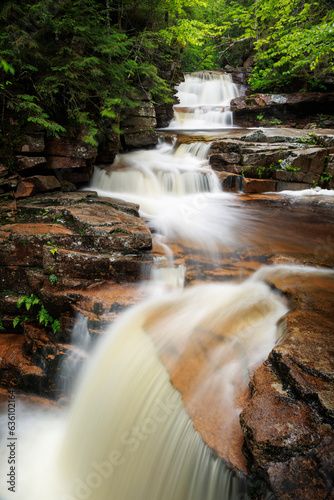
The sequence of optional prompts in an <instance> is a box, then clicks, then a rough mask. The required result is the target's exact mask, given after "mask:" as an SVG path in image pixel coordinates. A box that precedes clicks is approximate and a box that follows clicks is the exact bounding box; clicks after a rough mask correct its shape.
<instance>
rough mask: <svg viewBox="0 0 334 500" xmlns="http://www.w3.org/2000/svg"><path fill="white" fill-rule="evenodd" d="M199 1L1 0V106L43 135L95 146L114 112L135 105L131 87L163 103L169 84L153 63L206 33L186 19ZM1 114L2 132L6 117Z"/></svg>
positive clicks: (117, 113) (161, 61) (113, 119)
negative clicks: (68, 137)
mask: <svg viewBox="0 0 334 500" xmlns="http://www.w3.org/2000/svg"><path fill="white" fill-rule="evenodd" d="M200 5H202V6H204V2H202V1H201V0H157V1H156V2H154V4H153V5H152V2H151V1H149V0H142V1H141V2H137V1H136V0H122V1H120V2H111V1H110V2H109V1H105V2H102V1H100V0H71V1H70V0H62V1H57V0H46V1H45V0H43V1H42V0H28V1H23V0H16V1H14V2H6V3H5V4H4V5H3V6H2V8H1V12H0V28H1V29H0V73H1V72H2V73H3V74H5V75H6V78H2V80H1V81H0V95H1V102H2V106H3V110H10V112H11V115H12V116H14V118H15V119H16V118H17V123H18V124H19V126H21V125H25V124H26V123H27V122H28V123H29V122H30V123H31V124H32V125H33V126H34V127H35V129H36V128H37V129H40V128H45V129H46V130H47V132H48V133H49V134H50V135H53V136H56V137H58V136H59V134H62V133H65V132H66V133H68V134H71V135H75V136H78V135H79V136H80V138H81V139H82V140H83V141H85V142H86V143H88V144H90V145H91V146H97V145H98V144H99V140H100V139H99V138H100V137H101V135H103V131H104V130H105V128H106V126H107V128H108V129H110V128H111V129H112V130H114V132H116V133H120V130H119V125H118V123H119V116H120V114H121V113H122V111H123V110H124V109H125V108H126V107H127V106H135V105H136V101H137V99H138V89H139V90H141V89H142V90H143V91H144V92H146V93H147V92H151V94H152V96H153V99H155V100H156V101H158V102H165V101H168V100H170V101H171V91H170V82H166V81H165V80H164V79H163V78H161V77H160V76H159V74H158V70H157V66H159V64H161V66H162V67H163V65H164V64H166V61H172V60H173V58H174V57H175V54H177V53H179V52H180V50H181V48H182V46H184V45H186V44H187V43H191V44H198V43H200V42H199V39H200V38H201V37H202V38H203V37H205V36H206V27H205V25H204V24H203V23H201V22H200V21H193V22H192V21H189V20H188V19H187V18H186V14H187V11H188V10H189V9H190V8H191V7H193V6H200ZM14 73H15V75H14ZM14 76H15V78H14ZM7 116H9V114H8V115H7ZM2 120H3V123H4V125H6V127H7V128H8V130H9V128H10V127H9V118H7V121H6V117H4V116H3V117H2ZM106 123H107V125H106Z"/></svg>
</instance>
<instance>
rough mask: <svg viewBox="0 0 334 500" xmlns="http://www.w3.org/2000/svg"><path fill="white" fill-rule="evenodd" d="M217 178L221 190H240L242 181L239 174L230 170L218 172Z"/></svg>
mask: <svg viewBox="0 0 334 500" xmlns="http://www.w3.org/2000/svg"><path fill="white" fill-rule="evenodd" d="M218 178H219V180H220V183H221V186H222V189H223V191H241V187H242V181H243V177H242V176H241V175H238V174H233V173H230V172H219V174H218Z"/></svg>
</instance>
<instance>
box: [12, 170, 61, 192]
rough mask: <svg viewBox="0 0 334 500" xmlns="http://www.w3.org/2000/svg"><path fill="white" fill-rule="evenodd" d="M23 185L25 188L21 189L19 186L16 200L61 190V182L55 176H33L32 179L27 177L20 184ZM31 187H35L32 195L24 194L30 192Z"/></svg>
mask: <svg viewBox="0 0 334 500" xmlns="http://www.w3.org/2000/svg"><path fill="white" fill-rule="evenodd" d="M22 183H23V186H22V187H20V185H19V186H18V189H17V191H16V193H15V196H16V198H22V197H23V196H30V195H31V194H34V193H36V192H37V193H40V192H44V191H52V190H54V189H59V188H60V182H59V181H58V179H57V178H56V177H55V176H54V175H33V176H32V177H26V179H25V180H24V181H22V182H21V183H20V184H22ZM31 185H32V186H34V188H33V189H32V190H31V191H30V194H24V192H29V190H30V186H31Z"/></svg>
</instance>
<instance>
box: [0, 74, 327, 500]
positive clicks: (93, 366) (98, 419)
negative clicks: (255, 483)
mask: <svg viewBox="0 0 334 500" xmlns="http://www.w3.org/2000/svg"><path fill="white" fill-rule="evenodd" d="M237 95H238V89H237V87H236V86H235V85H234V84H233V82H232V81H231V80H230V79H229V77H226V76H222V75H218V74H216V75H209V76H208V75H207V74H204V75H203V74H196V75H191V76H188V77H187V78H186V81H185V82H184V83H183V84H181V85H180V86H179V89H178V96H179V99H180V104H179V105H178V106H176V109H175V118H174V120H173V121H172V122H171V124H170V127H169V130H167V129H166V130H164V134H163V135H161V139H160V142H159V144H158V146H157V147H156V148H155V149H152V150H145V151H134V152H131V153H127V154H120V155H118V156H117V157H116V159H115V162H114V164H113V165H112V168H111V169H110V170H109V171H107V170H105V169H99V168H98V167H96V168H95V171H94V174H93V177H92V179H91V183H90V186H89V189H90V190H94V191H97V192H98V194H99V195H101V196H108V197H114V198H115V197H116V198H121V199H124V200H126V201H130V202H134V203H137V204H139V205H140V214H141V217H142V218H143V219H144V220H145V221H146V222H147V224H148V226H149V227H150V229H151V231H152V234H153V242H154V248H153V251H154V252H155V257H154V265H153V266H152V268H151V269H150V272H149V279H145V280H143V283H142V286H143V287H145V288H146V289H147V295H148V298H146V299H145V300H144V301H143V302H141V303H139V304H138V305H136V306H134V307H131V308H129V309H128V310H127V311H126V312H125V313H124V314H122V315H121V317H120V319H118V320H117V321H116V322H115V323H114V324H112V325H110V327H109V328H108V329H107V331H106V333H105V335H104V337H103V338H102V339H101V340H99V342H98V343H97V345H96V346H95V347H94V352H93V354H92V356H91V357H90V359H89V361H88V362H87V365H86V366H85V368H84V370H83V371H82V373H81V374H80V376H79V377H78V380H77V382H76V387H75V390H74V393H75V396H74V397H73V400H72V402H71V404H70V405H69V407H68V408H55V409H53V410H47V409H40V410H37V409H34V410H31V409H30V408H29V407H26V406H25V405H24V404H20V408H19V413H18V417H17V419H18V433H19V445H18V446H19V448H18V453H19V471H18V477H17V478H16V484H17V490H16V491H15V493H13V492H11V491H8V486H9V485H8V484H7V485H6V484H5V483H4V482H2V484H1V487H0V499H1V500H8V499H12V498H15V499H16V498H17V499H19V500H45V499H48V500H86V499H91V500H110V499H113V500H218V499H219V500H237V499H238V500H241V499H246V498H249V497H248V493H247V479H246V477H245V474H244V473H245V472H246V470H245V464H244V458H243V459H242V458H240V459H236V460H235V461H234V464H235V463H238V460H240V467H236V468H235V467H232V468H231V467H229V466H227V464H226V460H225V459H226V456H227V455H228V454H229V453H230V452H229V447H230V445H231V443H232V441H233V439H234V437H235V434H234V432H236V433H238V432H240V430H236V431H235V429H236V428H237V427H238V425H239V424H238V422H239V414H240V411H241V407H242V398H243V397H244V395H245V393H246V392H247V387H248V384H249V380H250V376H251V375H252V374H253V373H254V370H255V369H256V367H258V366H259V365H260V364H261V363H263V362H264V361H265V360H266V358H267V357H268V355H269V353H270V351H271V349H272V348H273V347H274V346H275V345H276V344H277V342H279V341H280V339H281V338H283V337H284V335H285V334H286V332H285V321H284V318H285V315H286V314H287V312H288V311H289V309H290V307H291V304H290V302H289V300H288V298H287V297H286V295H285V294H283V293H281V292H280V290H279V289H278V288H276V286H274V285H273V283H274V284H276V285H277V284H278V283H282V282H285V281H287V280H291V283H292V285H291V286H292V287H293V286H294V283H298V282H299V281H300V280H308V282H309V283H311V284H312V283H313V281H314V280H317V279H319V277H320V278H322V277H323V278H324V279H326V278H327V277H330V276H332V275H333V271H332V267H333V265H334V252H333V243H334V230H333V227H334V224H333V222H334V216H333V210H332V209H331V206H330V205H329V204H328V203H327V201H328V200H329V198H331V197H330V196H327V197H326V196H325V193H323V192H320V191H317V192H315V191H313V192H312V193H309V192H305V193H304V194H301V193H292V192H287V193H283V194H282V195H276V194H269V195H262V196H254V197H253V198H251V197H248V196H246V195H243V194H241V193H228V192H223V191H222V190H221V187H220V183H219V180H218V178H217V176H216V174H215V172H214V171H213V170H212V169H211V167H210V166H209V163H208V159H207V154H208V149H209V141H203V142H201V141H198V140H196V134H197V133H198V134H199V135H203V133H208V134H209V133H210V131H214V132H215V134H217V133H223V130H225V129H226V128H227V129H232V128H233V116H232V113H231V112H230V110H229V101H230V100H231V99H232V98H233V97H236V96H237ZM220 130H221V132H220ZM177 133H182V134H188V135H189V136H193V137H194V142H191V143H183V142H178V140H177ZM168 135H169V137H168ZM166 136H167V138H166ZM319 264H320V265H321V266H322V267H320V268H319V267H317V266H319ZM86 333H87V332H86ZM83 336H85V333H83ZM6 417H7V416H3V417H1V418H2V419H3V421H2V422H1V426H5V425H6ZM1 428H4V427H1ZM212 450H213V452H212ZM5 458H6V457H3V458H2V459H1V460H2V462H1V471H7V469H8V465H7V463H5ZM232 461H233V460H232ZM238 468H239V471H237V470H236V469H238ZM231 469H234V470H231ZM266 498H268V499H269V498H271V496H270V494H269V493H268V495H267V497H266Z"/></svg>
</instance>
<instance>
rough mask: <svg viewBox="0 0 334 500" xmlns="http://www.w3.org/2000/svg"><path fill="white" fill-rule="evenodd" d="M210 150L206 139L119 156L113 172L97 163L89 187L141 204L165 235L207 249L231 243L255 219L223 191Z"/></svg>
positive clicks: (153, 223) (158, 229)
mask: <svg viewBox="0 0 334 500" xmlns="http://www.w3.org/2000/svg"><path fill="white" fill-rule="evenodd" d="M208 149H209V145H208V144H206V143H197V144H196V145H195V146H194V145H193V144H181V145H180V146H178V147H177V146H175V145H174V146H173V145H170V144H167V143H161V144H160V145H159V146H158V147H156V148H155V149H152V150H149V151H135V152H132V153H127V154H120V155H117V157H116V159H115V162H114V164H113V166H112V170H111V171H110V172H107V171H106V170H104V169H99V168H98V167H95V170H94V174H93V177H92V180H91V183H90V186H89V189H93V190H94V191H97V192H98V194H99V195H101V196H111V197H115V198H121V199H124V200H126V201H130V202H134V203H137V204H139V205H140V214H141V216H142V217H143V218H145V219H149V221H150V225H151V226H152V227H153V228H154V229H155V230H156V231H157V232H158V233H159V234H161V235H163V236H164V237H167V238H169V239H182V240H183V241H190V242H197V243H200V245H201V246H202V247H203V248H206V249H210V248H211V249H212V248H216V247H217V246H224V247H230V246H231V245H234V244H235V243H237V242H239V241H240V240H242V239H243V238H244V233H243V228H244V227H245V225H246V224H247V225H248V228H249V230H250V227H251V221H250V218H249V217H247V216H246V215H245V214H242V213H240V211H239V210H238V203H237V201H236V197H235V195H233V194H231V193H223V192H222V191H221V187H220V183H219V180H218V178H217V176H216V174H215V172H214V171H213V170H212V169H211V167H210V166H209V165H208V164H207V160H206V159H205V155H206V153H207V151H208Z"/></svg>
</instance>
